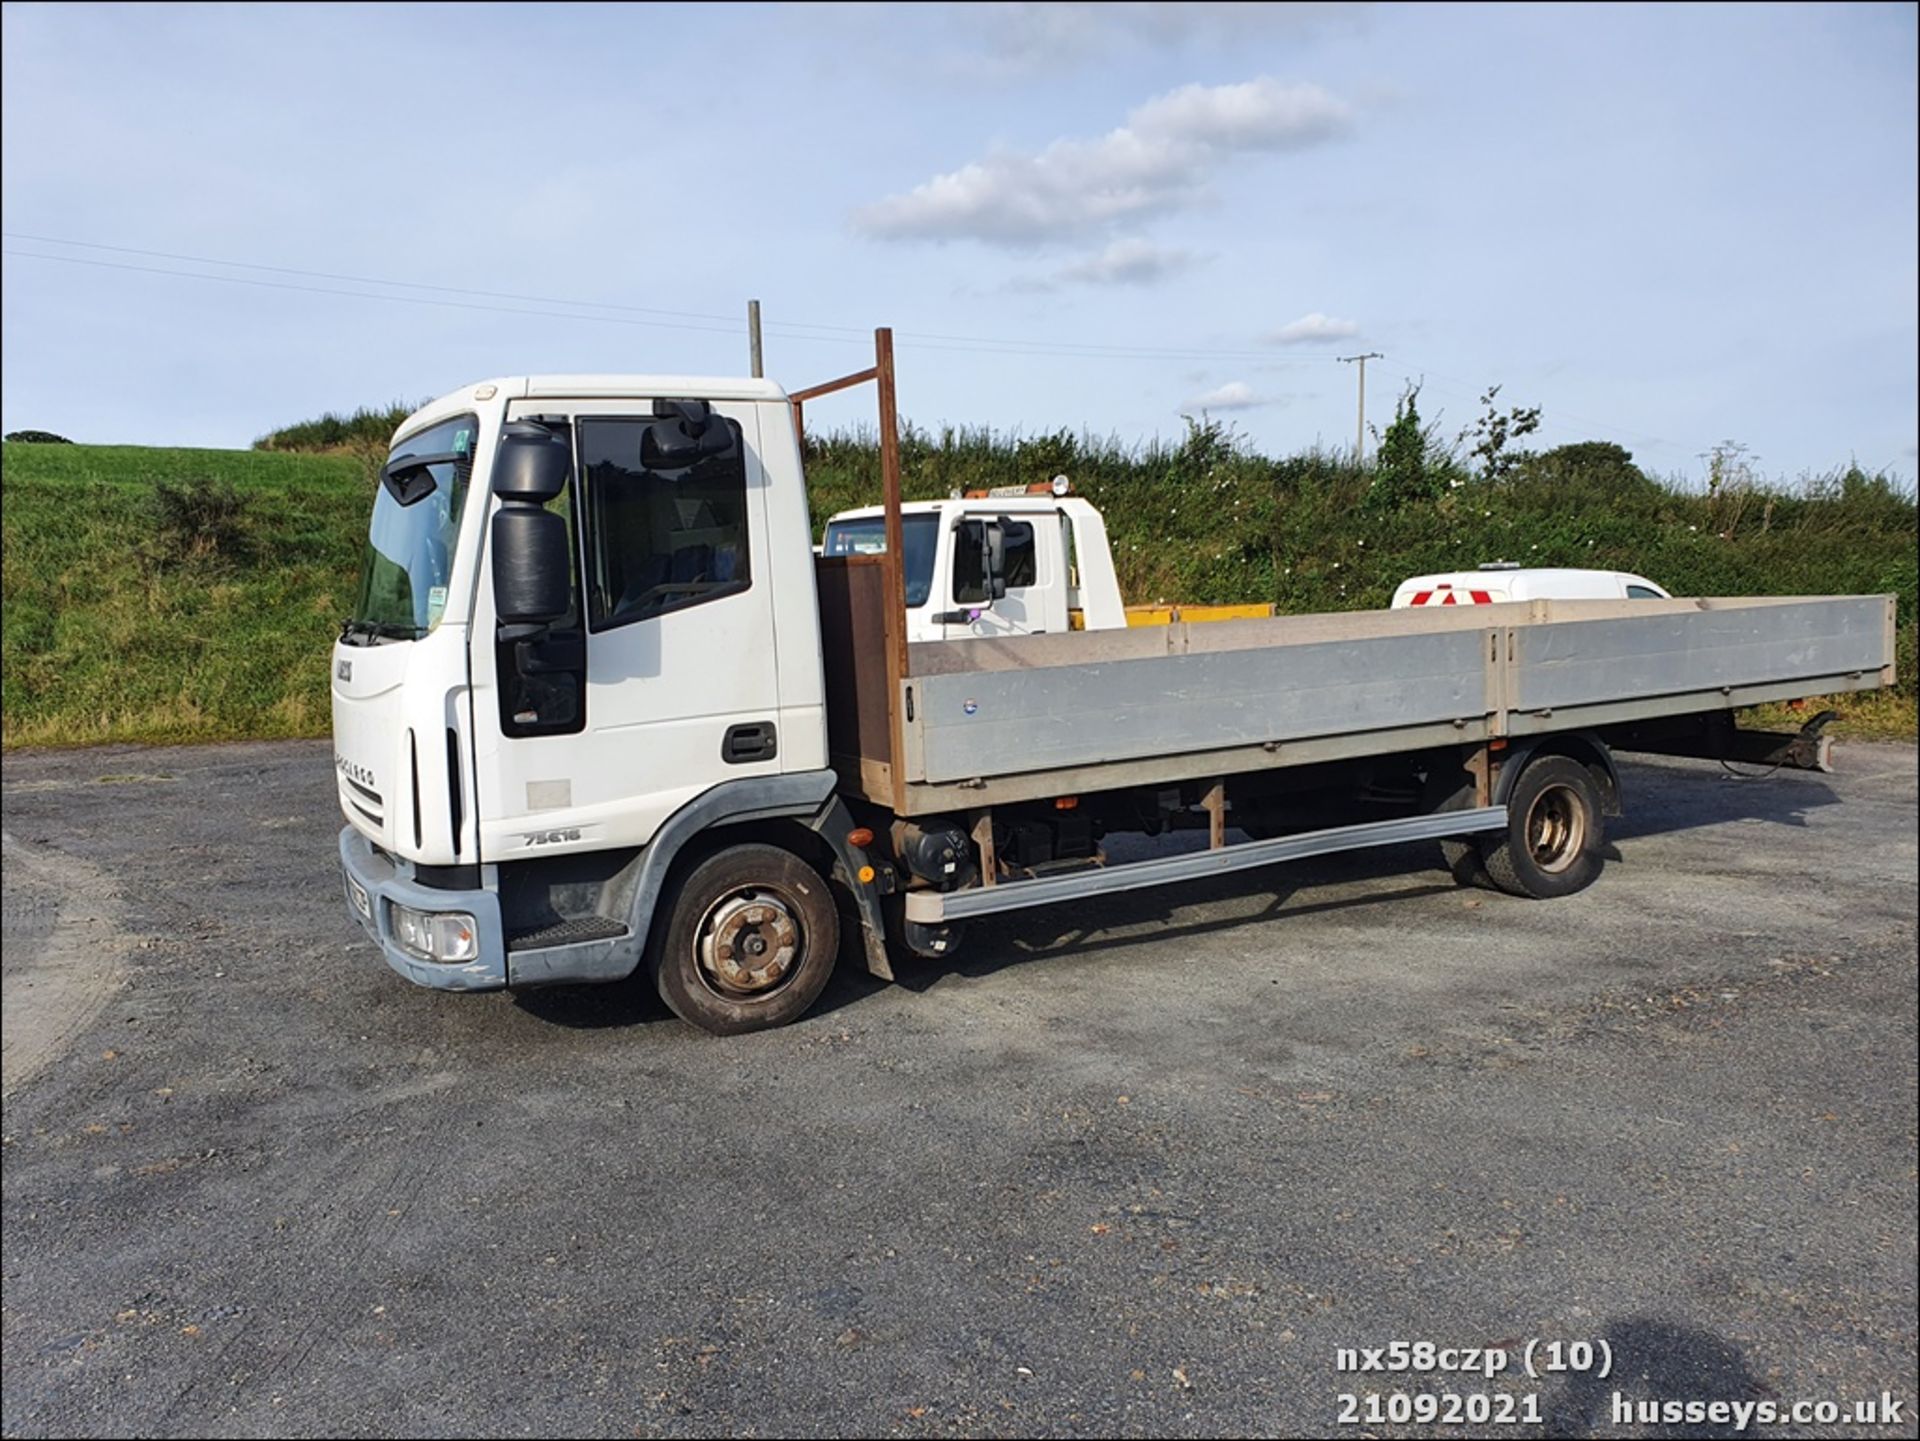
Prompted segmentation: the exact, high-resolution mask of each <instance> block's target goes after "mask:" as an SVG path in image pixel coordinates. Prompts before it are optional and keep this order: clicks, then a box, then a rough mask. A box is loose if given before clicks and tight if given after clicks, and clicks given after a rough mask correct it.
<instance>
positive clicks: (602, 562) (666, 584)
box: [579, 416, 752, 631]
mask: <svg viewBox="0 0 1920 1441" xmlns="http://www.w3.org/2000/svg"><path fill="white" fill-rule="evenodd" d="M651 423H652V422H651V420H649V419H616V418H603V417H587V416H583V417H581V419H580V421H579V436H580V441H579V444H580V471H581V474H582V476H583V477H584V479H585V481H586V512H587V571H588V574H587V584H586V587H585V589H586V593H587V612H588V617H589V622H590V624H591V626H592V628H593V629H594V630H596V631H597V630H604V629H606V628H608V627H609V626H618V625H626V624H628V623H629V622H632V621H638V620H649V619H651V618H653V617H654V616H658V615H664V614H665V613H666V612H668V611H671V610H682V609H684V608H686V607H687V606H692V605H699V604H700V603H701V602H703V601H709V600H717V599H719V598H720V597H722V596H727V595H736V594H738V593H739V592H741V591H743V590H745V589H746V588H747V587H748V585H749V583H750V581H751V576H752V572H751V567H750V565H749V557H748V554H747V471H746V451H745V449H744V447H743V446H742V444H741V440H740V427H739V426H738V425H737V424H735V423H734V422H733V421H730V420H721V421H720V423H721V424H724V425H725V426H726V427H727V429H728V430H729V431H730V432H731V434H732V436H733V444H732V446H731V447H730V448H729V449H728V450H727V452H726V453H725V454H723V455H718V456H708V457H705V458H703V459H701V460H698V461H696V462H695V463H694V464H693V465H692V466H690V467H688V468H687V469H685V470H671V471H654V470H649V469H647V468H646V467H645V466H644V465H642V464H641V460H640V440H641V436H642V435H643V434H644V433H645V431H646V429H647V427H648V425H650V424H651Z"/></svg>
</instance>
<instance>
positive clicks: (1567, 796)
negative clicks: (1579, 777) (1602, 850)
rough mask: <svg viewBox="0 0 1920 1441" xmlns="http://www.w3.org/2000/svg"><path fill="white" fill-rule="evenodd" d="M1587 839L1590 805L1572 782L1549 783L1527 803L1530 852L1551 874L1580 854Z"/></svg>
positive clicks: (1571, 862) (1540, 866) (1556, 873)
mask: <svg viewBox="0 0 1920 1441" xmlns="http://www.w3.org/2000/svg"><path fill="white" fill-rule="evenodd" d="M1586 843H1587V808H1586V807H1585V806H1584V805H1582V804H1581V801H1580V796H1579V794H1578V793H1577V792H1576V791H1575V790H1574V789H1573V787H1571V786H1559V785H1556V786H1548V787H1547V788H1546V789H1545V790H1543V791H1541V792H1540V794H1539V795H1537V796H1535V797H1534V798H1533V804H1532V805H1530V806H1528V807H1527V854H1528V855H1530V856H1532V857H1533V863H1534V864H1535V865H1536V866H1538V867H1539V868H1540V869H1541V870H1543V871H1545V872H1546V873H1547V874H1548V875H1558V874H1559V873H1560V872H1562V871H1564V870H1566V869H1567V868H1568V867H1569V866H1571V865H1572V864H1573V863H1574V862H1575V861H1576V860H1578V859H1579V858H1580V853H1581V851H1583V850H1584V849H1585V848H1586Z"/></svg>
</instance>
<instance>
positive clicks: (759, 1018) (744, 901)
mask: <svg viewBox="0 0 1920 1441" xmlns="http://www.w3.org/2000/svg"><path fill="white" fill-rule="evenodd" d="M839 949H840V915H839V912H838V911H837V910H836V909H835V907H834V903H833V894H832V892H831V891H830V890H829V889H828V886H827V882H826V880H825V878H824V877H822V876H821V875H820V873H819V872H818V871H816V870H814V868H813V867H812V866H810V865H808V864H807V863H806V862H805V861H803V860H801V859H800V857H798V856H796V855H794V854H793V852H791V851H783V850H781V849H780V848H779V847H778V846H768V845H742V846H729V847H727V848H726V849H725V850H723V851H716V852H715V853H714V854H713V855H711V856H708V857H707V858H706V859H705V860H704V861H702V862H700V864H698V865H697V866H695V867H694V868H693V870H692V871H691V872H690V873H689V874H688V876H687V878H686V879H685V880H684V881H683V882H682V883H681V885H680V889H679V892H678V894H677V895H676V896H675V897H674V901H673V911H672V914H671V915H669V916H668V917H667V919H666V922H665V924H664V925H661V926H658V927H656V928H655V931H654V941H653V945H652V947H651V948H650V949H649V952H648V955H647V966H648V969H649V970H650V972H651V973H652V975H653V983H654V985H655V986H656V987H657V988H658V989H659V992H660V999H661V1000H663V1001H665V1002H666V1003H667V1005H668V1007H669V1008H670V1009H671V1010H672V1011H673V1013H674V1014H675V1015H676V1016H678V1017H679V1018H680V1019H681V1020H683V1021H685V1022H687V1024H688V1025H692V1026H698V1027H699V1028H700V1029H701V1030H703V1031H708V1032H711V1033H712V1034H714V1035H716V1036H737V1035H740V1034H742V1033H744V1032H747V1031H764V1030H768V1029H770V1028H771V1027H774V1026H784V1025H786V1024H787V1022H789V1021H793V1020H798V1019H799V1018H800V1017H801V1016H802V1015H804V1014H805V1013H806V1011H807V1009H808V1007H810V1006H811V1005H812V1004H813V1003H814V1002H815V1001H816V1000H818V999H819V998H820V992H821V990H822V989H823V988H824V987H825V986H826V984H827V978H828V977H829V976H831V975H832V974H833V963H834V959H835V956H836V955H837V954H838V952H839Z"/></svg>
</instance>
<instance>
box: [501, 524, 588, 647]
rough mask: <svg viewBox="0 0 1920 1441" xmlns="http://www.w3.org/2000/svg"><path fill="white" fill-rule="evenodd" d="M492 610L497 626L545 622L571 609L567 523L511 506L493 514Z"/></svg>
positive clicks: (547, 623)
mask: <svg viewBox="0 0 1920 1441" xmlns="http://www.w3.org/2000/svg"><path fill="white" fill-rule="evenodd" d="M492 546H493V608H494V611H495V613H496V614H497V615H498V616H499V618H500V624H502V625H528V626H550V625H552V624H553V623H554V622H555V621H558V620H562V619H564V618H565V617H566V614H567V612H568V611H569V610H570V609H571V608H572V600H573V580H572V576H571V575H570V574H569V568H568V563H567V561H568V557H567V523H566V521H564V520H563V519H561V518H560V517H559V516H557V515H555V514H554V513H553V512H552V511H550V510H538V509H535V508H534V507H532V506H520V505H511V506H508V507H506V508H505V509H503V510H500V511H498V512H496V513H495V515H494V517H493V533H492Z"/></svg>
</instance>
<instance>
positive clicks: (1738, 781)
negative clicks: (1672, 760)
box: [1607, 762, 1841, 840]
mask: <svg viewBox="0 0 1920 1441" xmlns="http://www.w3.org/2000/svg"><path fill="white" fill-rule="evenodd" d="M1752 771H1753V768H1752V767H1742V768H1741V770H1740V771H1737V772H1729V771H1725V770H1722V769H1721V768H1720V767H1719V766H1717V765H1714V764H1712V763H1711V762H1701V763H1698V764H1689V765H1687V766H1685V767H1684V768H1681V767H1675V766H1654V765H1644V764H1638V765H1637V764H1634V763H1632V762H1625V763H1622V765H1621V767H1620V781H1621V789H1622V790H1623V791H1624V792H1625V794H1626V806H1627V813H1626V814H1625V815H1624V816H1614V817H1612V818H1611V819H1609V820H1608V822H1607V834H1608V836H1610V837H1611V838H1613V839H1616V840H1630V839H1632V838H1633V837H1634V836H1657V835H1667V834H1670V833H1671V832H1674V831H1691V830H1699V829H1700V828H1701V827H1703V826H1714V825H1724V824H1726V823H1727V822H1729V821H1770V822H1772V823H1774V824H1776V825H1783V826H1796V827H1803V826H1805V825H1806V824H1807V815H1808V813H1809V812H1811V811H1814V810H1818V809H1819V808H1820V807H1822V806H1837V805H1839V804H1841V800H1840V797H1839V796H1838V795H1836V794H1835V793H1834V790H1833V787H1832V786H1830V785H1828V784H1827V783H1826V781H1825V780H1823V779H1821V778H1820V777H1819V776H1818V775H1817V774H1813V773H1808V772H1803V771H1785V770H1783V771H1778V772H1774V773H1772V774H1760V773H1754V774H1749V772H1752Z"/></svg>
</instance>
